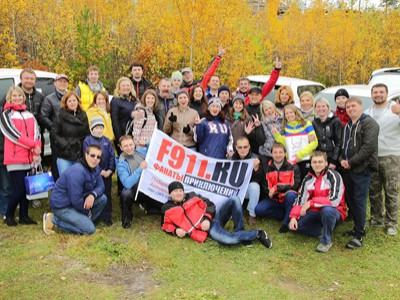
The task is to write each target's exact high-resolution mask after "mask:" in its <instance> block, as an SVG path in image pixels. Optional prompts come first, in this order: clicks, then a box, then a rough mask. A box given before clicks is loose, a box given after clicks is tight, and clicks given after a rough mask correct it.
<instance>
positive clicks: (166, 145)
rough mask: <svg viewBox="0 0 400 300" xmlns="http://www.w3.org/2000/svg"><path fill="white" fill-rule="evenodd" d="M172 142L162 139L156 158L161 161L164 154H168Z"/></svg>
mask: <svg viewBox="0 0 400 300" xmlns="http://www.w3.org/2000/svg"><path fill="white" fill-rule="evenodd" d="M171 145H172V142H170V141H168V140H166V139H163V140H162V142H161V146H160V150H158V154H157V160H158V161H163V159H164V156H165V155H167V154H169V151H168V150H169V148H170V147H171Z"/></svg>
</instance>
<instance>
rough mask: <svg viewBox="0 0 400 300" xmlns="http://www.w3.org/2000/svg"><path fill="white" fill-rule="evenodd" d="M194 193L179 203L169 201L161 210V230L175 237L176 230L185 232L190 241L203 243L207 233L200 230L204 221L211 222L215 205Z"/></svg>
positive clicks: (187, 195)
mask: <svg viewBox="0 0 400 300" xmlns="http://www.w3.org/2000/svg"><path fill="white" fill-rule="evenodd" d="M200 197H201V196H199V195H196V194H195V193H189V194H186V195H185V199H184V200H183V201H182V202H180V203H175V202H173V201H172V200H171V199H170V200H169V201H168V202H167V203H165V204H164V205H163V206H162V208H161V211H162V214H163V218H162V230H164V231H165V232H167V233H169V234H172V235H176V229H178V228H181V229H183V230H185V231H186V232H187V233H188V235H189V236H190V238H191V239H193V240H195V241H196V242H204V241H205V240H206V239H207V236H208V232H206V231H203V230H202V229H201V223H202V222H203V221H204V220H209V221H211V220H212V218H213V217H214V215H215V205H214V203H212V202H211V201H210V200H208V199H206V198H200Z"/></svg>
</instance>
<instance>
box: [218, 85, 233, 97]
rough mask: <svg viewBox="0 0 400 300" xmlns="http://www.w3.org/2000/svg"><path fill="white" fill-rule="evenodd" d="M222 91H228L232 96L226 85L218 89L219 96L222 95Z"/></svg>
mask: <svg viewBox="0 0 400 300" xmlns="http://www.w3.org/2000/svg"><path fill="white" fill-rule="evenodd" d="M222 91H227V92H228V93H229V96H230V95H231V90H230V89H229V87H227V86H226V85H221V87H220V88H219V89H218V96H219V93H221V92H222Z"/></svg>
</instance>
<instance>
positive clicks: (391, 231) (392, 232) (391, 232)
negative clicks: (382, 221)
mask: <svg viewBox="0 0 400 300" xmlns="http://www.w3.org/2000/svg"><path fill="white" fill-rule="evenodd" d="M386 234H388V235H396V234H397V228H396V227H388V228H387V229H386Z"/></svg>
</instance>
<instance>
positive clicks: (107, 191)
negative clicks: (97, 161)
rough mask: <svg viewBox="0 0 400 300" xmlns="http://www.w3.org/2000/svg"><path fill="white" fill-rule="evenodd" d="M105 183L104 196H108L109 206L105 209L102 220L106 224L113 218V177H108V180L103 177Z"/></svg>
mask: <svg viewBox="0 0 400 300" xmlns="http://www.w3.org/2000/svg"><path fill="white" fill-rule="evenodd" d="M103 182H104V194H105V195H106V196H107V204H106V206H105V207H104V209H103V211H102V213H101V215H100V219H101V220H103V221H104V222H109V221H111V219H112V217H111V214H112V199H111V186H112V175H110V176H108V177H107V178H104V177H103Z"/></svg>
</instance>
